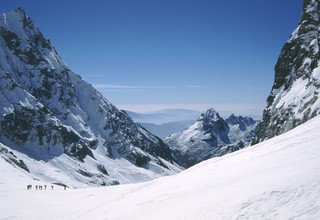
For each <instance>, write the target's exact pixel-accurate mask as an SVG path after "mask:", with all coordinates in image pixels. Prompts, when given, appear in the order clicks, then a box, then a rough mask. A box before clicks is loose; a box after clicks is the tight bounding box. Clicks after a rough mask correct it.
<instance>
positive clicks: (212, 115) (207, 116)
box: [198, 108, 220, 121]
mask: <svg viewBox="0 0 320 220" xmlns="http://www.w3.org/2000/svg"><path fill="white" fill-rule="evenodd" d="M219 118H220V116H219V113H218V112H217V111H216V110H215V109H214V108H210V109H208V110H207V111H206V112H205V113H203V114H201V116H200V118H199V119H198V120H199V121H201V120H202V121H203V120H218V119H219Z"/></svg>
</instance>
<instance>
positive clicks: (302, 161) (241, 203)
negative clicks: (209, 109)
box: [0, 117, 320, 219]
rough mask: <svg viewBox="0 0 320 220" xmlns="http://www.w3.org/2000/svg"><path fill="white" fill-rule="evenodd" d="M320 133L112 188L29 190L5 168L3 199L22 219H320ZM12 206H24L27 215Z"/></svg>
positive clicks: (295, 135)
mask: <svg viewBox="0 0 320 220" xmlns="http://www.w3.org/2000/svg"><path fill="white" fill-rule="evenodd" d="M319 130H320V117H316V118H314V119H312V120H310V121H308V122H306V123H305V124H303V125H300V126H299V127H297V128H295V129H293V130H291V131H289V132H287V133H285V134H282V135H280V136H278V137H275V138H273V139H270V140H268V141H265V142H263V143H260V144H257V145H255V146H252V147H250V148H245V149H243V150H240V151H237V152H234V153H231V154H228V155H225V156H223V157H220V158H214V159H210V160H207V161H205V162H202V163H199V164H197V165H195V166H193V167H192V168H190V169H188V170H185V171H183V172H181V173H179V174H177V175H174V176H168V177H163V178H159V179H156V180H153V181H150V182H146V183H139V184H128V185H120V186H110V187H104V188H91V189H77V190H67V191H62V190H58V191H53V192H52V191H49V192H48V191H35V190H32V191H27V190H26V189H25V186H26V184H28V183H30V182H32V181H31V180H28V179H26V178H25V177H22V176H18V174H17V173H12V172H7V170H6V167H2V165H1V164H0V165H1V166H0V167H1V169H0V172H1V173H0V182H1V188H0V197H1V201H5V203H1V206H0V213H1V214H0V215H1V217H3V218H9V217H11V218H13V217H14V218H18V219H22V218H24V219H43V218H46V219H48V218H51V219H76V218H77V219H79V218H80V219H88V218H95V219H105V218H107V219H319V218H320V178H319V173H320V151H319V143H320V136H319ZM6 172H7V173H6ZM4 173H6V174H5V175H4ZM19 175H20V174H19ZM4 176H5V178H4ZM26 201H28V202H26ZM84 201H85V202H84ZM70 204H72V205H70ZM12 207H19V212H17V211H16V210H15V209H13V208H12ZM119 207H121V211H119Z"/></svg>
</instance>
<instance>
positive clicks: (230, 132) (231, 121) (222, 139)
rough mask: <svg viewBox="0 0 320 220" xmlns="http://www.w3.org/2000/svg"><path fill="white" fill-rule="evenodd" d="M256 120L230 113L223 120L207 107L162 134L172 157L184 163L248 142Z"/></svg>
mask: <svg viewBox="0 0 320 220" xmlns="http://www.w3.org/2000/svg"><path fill="white" fill-rule="evenodd" d="M257 124H258V123H257V121H255V120H253V119H252V118H250V117H242V116H235V115H233V114H232V115H231V116H230V117H228V118H227V119H226V120H224V119H223V118H222V117H220V115H219V113H218V112H217V111H215V110H214V109H208V110H207V111H206V112H205V113H203V114H202V115H201V116H200V117H199V118H198V120H197V121H196V122H195V123H193V124H192V125H190V126H189V127H187V128H185V129H184V130H182V131H179V132H176V133H174V134H172V135H170V136H169V137H167V138H165V140H164V141H165V143H167V144H168V145H169V147H170V148H171V149H172V151H173V155H174V157H175V159H176V160H177V161H178V162H179V164H181V165H182V166H184V167H190V166H192V165H194V164H196V163H199V162H201V161H203V160H207V159H209V158H212V157H218V156H222V155H225V154H227V153H230V152H234V151H236V150H239V149H241V148H244V147H246V146H249V145H250V144H251V141H252V139H253V138H254V137H255V134H256V133H255V132H256V126H257Z"/></svg>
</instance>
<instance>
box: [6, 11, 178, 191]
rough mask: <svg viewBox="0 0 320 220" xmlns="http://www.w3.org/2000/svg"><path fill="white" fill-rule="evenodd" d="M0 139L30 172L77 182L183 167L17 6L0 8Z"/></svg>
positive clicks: (119, 179)
mask: <svg viewBox="0 0 320 220" xmlns="http://www.w3.org/2000/svg"><path fill="white" fill-rule="evenodd" d="M0 143H2V144H3V147H1V148H3V150H1V148H0V156H1V157H11V156H10V155H12V154H10V153H7V151H12V152H13V154H15V155H16V157H17V158H19V160H22V161H23V163H24V164H25V165H26V166H27V168H28V169H29V171H30V175H31V176H34V177H35V178H39V179H42V180H50V181H55V182H57V181H58V182H61V181H65V180H67V182H68V183H69V184H71V185H72V186H79V185H81V186H82V185H83V184H87V185H108V184H116V183H127V182H138V181H144V180H150V179H153V178H155V177H159V176H163V175H170V174H174V173H177V172H178V171H179V170H180V169H179V168H178V167H177V166H176V165H175V161H174V159H173V157H172V153H171V150H170V149H169V147H168V146H167V145H166V144H165V143H164V142H163V141H162V140H161V139H160V138H158V137H156V136H155V135H153V134H151V133H150V132H148V131H147V130H145V129H144V128H142V127H141V126H140V125H139V124H136V123H135V122H134V121H133V120H132V119H131V118H130V117H129V116H128V115H127V114H126V113H125V112H124V111H120V110H118V109H117V108H116V107H115V106H114V105H112V104H111V103H110V102H109V101H108V100H107V99H105V98H104V97H103V96H102V95H101V94H100V93H99V92H98V91H97V90H96V89H95V88H93V87H92V86H91V85H90V84H88V83H87V82H85V81H83V80H82V79H81V77H80V76H78V75H77V74H75V73H73V72H72V71H71V70H70V69H69V67H68V66H67V65H66V64H65V63H64V62H63V60H62V59H61V57H60V56H59V55H58V53H57V51H56V50H55V49H54V47H53V46H52V45H51V43H50V41H49V40H47V39H45V38H44V36H43V35H42V34H41V32H40V31H39V29H38V28H37V27H36V26H35V25H34V23H33V22H32V20H31V19H30V18H29V17H27V15H26V13H25V12H24V11H23V10H22V9H20V8H18V9H17V10H15V11H12V12H8V13H4V14H2V15H1V16H0ZM33 161H34V162H33ZM14 164H15V163H14ZM21 164H22V162H21ZM21 164H20V165H21ZM21 166H24V165H21ZM47 172H48V173H47Z"/></svg>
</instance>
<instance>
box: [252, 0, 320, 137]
mask: <svg viewBox="0 0 320 220" xmlns="http://www.w3.org/2000/svg"><path fill="white" fill-rule="evenodd" d="M319 16H320V1H319V0H304V2H303V12H302V17H301V22H300V24H299V26H298V27H297V29H296V30H295V31H294V32H293V34H292V35H291V37H290V39H289V40H288V41H287V42H286V44H285V45H284V47H283V48H282V51H281V54H280V57H279V59H278V62H277V64H276V66H275V80H274V84H273V87H272V91H271V93H270V95H269V97H268V99H267V106H266V108H265V110H264V114H263V120H262V123H261V124H260V126H259V129H258V132H257V140H256V142H261V141H263V140H266V139H269V138H272V137H274V136H276V135H279V134H282V133H284V132H286V131H288V130H291V129H292V128H294V127H296V126H298V125H300V124H302V123H304V122H306V121H308V120H309V119H311V118H313V117H315V116H316V115H318V114H319V113H320V99H319V92H320V66H319V61H320V52H319V40H320V34H319V28H320V20H319V19H320V18H319Z"/></svg>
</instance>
